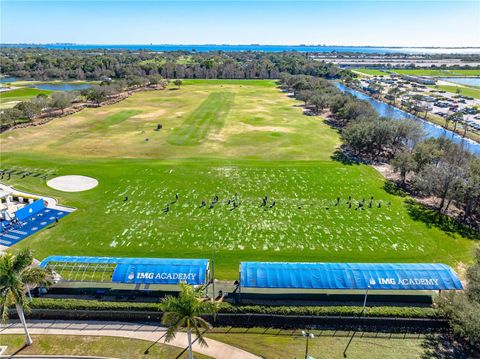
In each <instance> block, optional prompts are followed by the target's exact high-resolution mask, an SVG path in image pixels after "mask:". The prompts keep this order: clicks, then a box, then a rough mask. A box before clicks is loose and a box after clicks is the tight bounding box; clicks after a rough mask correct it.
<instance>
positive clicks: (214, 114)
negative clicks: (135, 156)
mask: <svg viewBox="0 0 480 359" xmlns="http://www.w3.org/2000/svg"><path fill="white" fill-rule="evenodd" d="M234 97H235V95H234V94H233V93H232V92H212V93H211V94H209V95H208V97H207V99H206V100H205V101H203V102H202V103H201V104H200V106H198V107H197V108H196V109H195V110H194V111H193V112H191V113H190V114H189V115H188V117H187V118H186V119H185V121H183V123H182V125H181V127H178V128H176V129H175V130H174V131H173V132H172V133H171V134H170V136H168V138H167V141H168V143H170V144H172V145H178V146H194V145H198V144H200V143H202V142H203V141H204V140H205V139H206V138H207V136H208V134H209V133H210V132H211V131H214V130H219V129H221V128H222V127H223V125H224V123H225V119H226V118H227V115H228V113H229V111H230V108H231V106H232V104H233V99H234Z"/></svg>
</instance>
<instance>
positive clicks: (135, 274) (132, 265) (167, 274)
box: [40, 256, 209, 285]
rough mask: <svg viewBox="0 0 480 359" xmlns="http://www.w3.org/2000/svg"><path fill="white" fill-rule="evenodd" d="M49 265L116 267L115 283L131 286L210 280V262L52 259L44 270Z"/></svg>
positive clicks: (56, 257)
mask: <svg viewBox="0 0 480 359" xmlns="http://www.w3.org/2000/svg"><path fill="white" fill-rule="evenodd" d="M49 263H72V264H76V263H80V264H113V265H116V266H115V269H114V271H113V275H112V282H114V283H131V284H179V283H180V282H185V283H188V284H191V285H202V284H205V283H206V281H207V279H208V270H209V268H208V264H209V261H208V259H173V258H115V257H76V256H50V257H47V258H45V259H44V260H43V261H42V263H40V267H45V266H47V265H48V264H49Z"/></svg>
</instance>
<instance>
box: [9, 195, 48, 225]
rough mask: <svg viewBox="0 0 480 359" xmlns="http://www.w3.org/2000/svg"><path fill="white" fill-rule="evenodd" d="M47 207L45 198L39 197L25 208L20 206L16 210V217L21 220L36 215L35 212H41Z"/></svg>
mask: <svg viewBox="0 0 480 359" xmlns="http://www.w3.org/2000/svg"><path fill="white" fill-rule="evenodd" d="M44 208H45V203H44V202H43V199H38V200H36V201H35V202H32V203H30V204H28V205H26V206H25V207H23V208H20V209H19V210H18V211H16V212H15V218H16V219H18V220H19V221H23V220H24V219H26V218H28V217H31V216H33V215H35V213H38V212H40V211H41V210H43V209H44Z"/></svg>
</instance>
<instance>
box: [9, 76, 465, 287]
mask: <svg viewBox="0 0 480 359" xmlns="http://www.w3.org/2000/svg"><path fill="white" fill-rule="evenodd" d="M299 105H300V103H299V102H297V101H295V100H293V99H291V98H289V97H288V96H287V95H286V94H285V93H283V92H281V91H280V90H279V88H277V87H276V84H275V82H273V81H262V80H258V81H250V80H248V81H247V80H245V81H242V80H238V81H230V80H228V81H227V80H225V81H223V80H197V81H195V80H191V81H184V84H183V85H182V86H181V88H180V89H174V88H171V89H168V90H164V91H149V92H141V93H136V94H134V95H133V96H131V97H130V98H128V99H127V100H125V101H123V102H120V103H117V104H115V105H112V106H106V107H101V108H90V109H86V110H83V111H81V112H79V113H76V114H74V115H71V116H67V117H64V118H59V119H55V120H53V121H51V122H49V123H48V124H46V125H43V126H38V127H30V128H25V129H17V130H14V131H9V132H6V133H3V134H2V135H0V146H1V150H2V156H1V166H0V168H2V169H9V170H12V169H15V170H17V173H18V171H28V172H33V173H39V172H41V173H47V174H48V178H47V180H48V179H51V178H54V177H56V176H59V175H85V176H91V177H94V178H96V179H97V180H98V181H99V185H98V186H97V187H95V188H94V189H92V190H89V191H85V192H77V193H67V192H60V191H57V190H54V189H51V188H49V187H48V186H47V185H46V181H47V180H45V179H43V178H40V177H33V176H26V177H24V178H22V177H23V176H22V175H13V176H12V177H11V178H10V179H9V180H7V179H6V178H4V179H2V180H1V181H2V183H4V184H9V185H14V186H15V188H16V189H19V190H26V191H29V192H33V193H38V194H43V195H49V196H53V197H56V198H58V199H59V201H60V203H61V204H64V205H67V206H74V207H76V208H78V210H77V211H75V212H73V213H72V214H70V215H68V216H67V217H65V218H62V219H61V220H60V222H59V223H58V224H55V225H52V226H49V227H47V228H46V229H44V230H43V231H40V232H38V233H36V234H35V235H33V236H31V237H29V238H27V239H25V240H23V241H21V242H20V243H19V244H17V245H16V246H14V247H12V248H13V249H15V248H20V247H29V248H31V249H32V250H33V251H34V255H35V257H36V258H38V259H42V258H44V257H46V256H48V255H52V254H64V255H93V256H139V257H178V258H180V257H190V258H211V257H212V255H213V254H214V255H215V266H216V277H217V278H220V279H234V278H236V276H237V274H238V263H239V262H240V261H242V260H252V261H330V262H333V261H341V262H444V263H447V264H450V265H453V266H456V265H458V264H459V263H461V262H469V261H470V258H471V248H472V241H470V240H468V239H465V238H462V237H460V236H459V235H449V234H447V233H445V232H442V231H441V230H440V229H438V228H435V227H429V226H427V224H425V223H423V222H421V221H418V220H415V219H414V218H413V217H412V216H411V215H410V214H409V212H408V208H407V205H406V204H405V203H404V201H405V199H404V198H401V197H398V196H394V195H391V194H388V193H387V192H386V191H385V190H384V189H383V187H384V181H383V178H382V176H381V175H380V174H379V173H378V172H377V171H376V170H375V169H373V168H371V167H368V166H365V165H349V164H343V163H341V162H338V161H335V160H334V159H332V155H333V153H334V151H335V149H336V148H337V147H338V146H339V144H340V138H339V135H338V133H337V131H336V130H334V129H332V128H330V127H329V126H328V125H327V124H325V123H324V122H323V119H322V118H320V117H315V116H304V115H303V113H302V108H301V107H300V106H299ZM158 124H161V125H162V129H160V130H158V131H156V128H157V125H158ZM177 196H178V198H177ZM265 197H267V198H265ZM349 198H350V200H349ZM263 204H265V205H263Z"/></svg>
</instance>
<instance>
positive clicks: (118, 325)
mask: <svg viewBox="0 0 480 359" xmlns="http://www.w3.org/2000/svg"><path fill="white" fill-rule="evenodd" d="M28 324H29V329H30V334H51V335H59V336H62V335H82V336H110V337H124V338H132V339H141V340H147V341H150V342H154V341H156V340H157V339H158V338H160V337H161V336H162V335H163V334H164V333H165V329H166V328H165V327H161V326H157V325H143V324H135V323H123V322H97V321H51V320H29V321H28ZM23 333H24V332H23V327H22V326H21V324H20V323H19V322H16V321H12V322H11V323H10V324H8V325H0V336H1V335H2V334H22V335H23ZM192 339H195V336H193V338H192ZM206 341H207V343H208V347H201V346H200V345H198V343H194V344H193V350H194V351H195V352H197V353H201V354H205V355H207V356H210V357H212V358H217V359H232V358H235V359H259V358H260V357H258V356H256V355H253V354H251V353H249V352H247V351H245V350H242V349H239V348H236V347H233V346H231V345H228V344H224V343H222V342H219V341H216V340H212V339H206ZM159 343H165V341H164V339H162V340H161V341H159ZM187 343H188V340H187V334H186V333H177V336H176V337H175V339H174V340H172V341H171V342H169V343H165V344H168V345H172V346H175V347H180V348H185V347H186V346H187Z"/></svg>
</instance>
